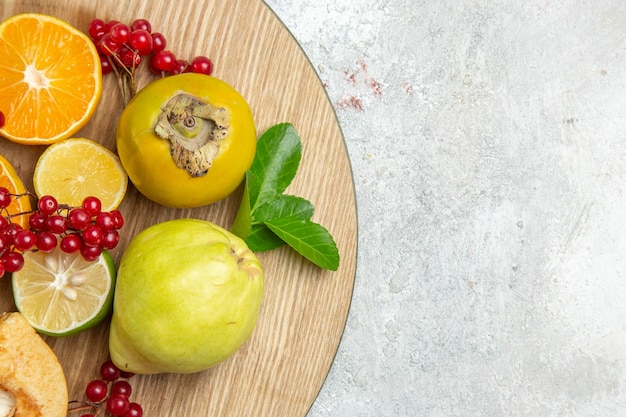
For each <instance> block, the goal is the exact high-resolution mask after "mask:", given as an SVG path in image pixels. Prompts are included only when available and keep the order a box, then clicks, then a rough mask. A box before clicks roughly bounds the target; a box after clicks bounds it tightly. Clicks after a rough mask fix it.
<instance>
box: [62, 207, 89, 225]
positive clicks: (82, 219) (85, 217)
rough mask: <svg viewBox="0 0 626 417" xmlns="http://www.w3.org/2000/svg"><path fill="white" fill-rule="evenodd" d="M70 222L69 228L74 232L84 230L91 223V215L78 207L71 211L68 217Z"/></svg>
mask: <svg viewBox="0 0 626 417" xmlns="http://www.w3.org/2000/svg"><path fill="white" fill-rule="evenodd" d="M67 220H68V221H69V227H70V228H72V229H74V230H83V229H85V227H87V226H88V225H89V224H90V223H91V215H90V214H89V212H88V211H87V210H86V209H84V208H82V207H76V208H73V209H72V210H70V212H69V214H68V215H67Z"/></svg>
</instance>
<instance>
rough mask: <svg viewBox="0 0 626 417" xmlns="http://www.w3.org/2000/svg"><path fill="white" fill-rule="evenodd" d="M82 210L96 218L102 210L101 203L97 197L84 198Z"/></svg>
mask: <svg viewBox="0 0 626 417" xmlns="http://www.w3.org/2000/svg"><path fill="white" fill-rule="evenodd" d="M83 208H84V209H85V210H87V212H88V213H89V214H90V215H91V216H92V217H93V216H97V215H98V213H100V210H102V202H101V201H100V199H99V198H97V197H93V196H90V197H85V199H84V200H83Z"/></svg>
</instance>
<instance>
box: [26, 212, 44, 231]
mask: <svg viewBox="0 0 626 417" xmlns="http://www.w3.org/2000/svg"><path fill="white" fill-rule="evenodd" d="M47 218H48V215H46V214H43V213H40V212H38V211H36V212H34V213H33V214H31V215H30V217H29V218H28V225H29V226H30V228H31V229H32V230H35V231H41V230H44V229H45V228H46V219H47Z"/></svg>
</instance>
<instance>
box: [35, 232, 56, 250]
mask: <svg viewBox="0 0 626 417" xmlns="http://www.w3.org/2000/svg"><path fill="white" fill-rule="evenodd" d="M35 246H37V249H39V250H40V251H42V252H52V251H53V250H54V249H55V248H56V247H57V237H56V236H55V235H54V233H51V232H40V233H39V234H38V235H37V240H36V241H35Z"/></svg>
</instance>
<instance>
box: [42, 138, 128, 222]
mask: <svg viewBox="0 0 626 417" xmlns="http://www.w3.org/2000/svg"><path fill="white" fill-rule="evenodd" d="M33 186H34V187H35V193H36V194H37V195H38V196H39V197H41V196H43V195H53V196H55V197H56V199H57V200H58V201H62V202H63V203H64V204H68V205H70V206H75V207H76V206H80V205H81V204H82V202H83V201H84V199H85V198H87V197H89V196H96V197H98V199H99V200H100V202H101V204H102V211H111V210H114V209H116V208H117V207H118V206H119V205H120V204H121V202H122V200H123V199H124V196H125V195H126V189H127V186H128V176H127V175H126V171H124V167H122V164H121V163H120V160H119V158H118V157H117V155H115V154H114V153H113V152H111V151H110V150H109V149H108V148H106V147H105V146H103V145H101V144H99V143H97V142H95V141H93V140H91V139H85V138H69V139H66V140H64V141H62V142H59V143H55V144H53V145H50V146H48V147H47V148H46V150H45V151H44V152H43V153H42V154H41V156H40V157H39V159H38V160H37V164H36V165H35V171H34V173H33Z"/></svg>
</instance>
